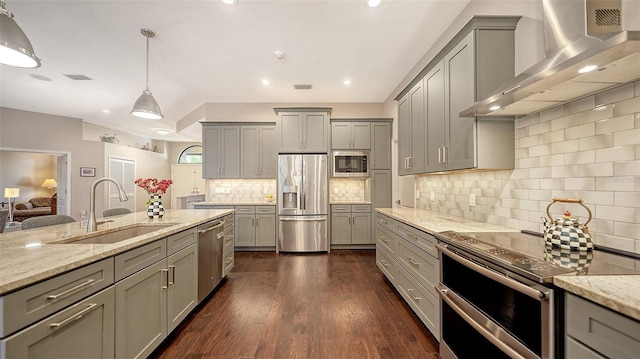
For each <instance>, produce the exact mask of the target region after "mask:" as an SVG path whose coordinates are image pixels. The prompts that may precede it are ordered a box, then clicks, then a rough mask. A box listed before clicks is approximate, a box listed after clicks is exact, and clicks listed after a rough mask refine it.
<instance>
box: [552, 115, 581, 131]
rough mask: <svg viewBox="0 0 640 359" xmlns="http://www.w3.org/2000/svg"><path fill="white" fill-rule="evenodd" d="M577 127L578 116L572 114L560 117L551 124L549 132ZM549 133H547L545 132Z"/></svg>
mask: <svg viewBox="0 0 640 359" xmlns="http://www.w3.org/2000/svg"><path fill="white" fill-rule="evenodd" d="M575 126H578V115H577V114H575V113H574V114H572V115H569V116H564V117H560V118H558V119H555V120H553V121H552V122H551V132H556V131H560V130H564V129H565V128H570V127H575ZM547 132H549V131H547Z"/></svg>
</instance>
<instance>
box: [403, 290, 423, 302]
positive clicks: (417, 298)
mask: <svg viewBox="0 0 640 359" xmlns="http://www.w3.org/2000/svg"><path fill="white" fill-rule="evenodd" d="M407 292H409V295H411V298H413V300H420V299H422V298H420V297H416V296H415V294H413V289H407Z"/></svg>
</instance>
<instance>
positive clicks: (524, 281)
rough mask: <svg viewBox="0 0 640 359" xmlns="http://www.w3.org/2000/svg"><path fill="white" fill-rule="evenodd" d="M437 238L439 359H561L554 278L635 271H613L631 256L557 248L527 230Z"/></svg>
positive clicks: (559, 300)
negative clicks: (558, 276)
mask: <svg viewBox="0 0 640 359" xmlns="http://www.w3.org/2000/svg"><path fill="white" fill-rule="evenodd" d="M436 237H437V238H438V241H439V243H438V244H437V247H438V250H439V259H440V283H439V284H438V291H439V295H440V304H441V305H440V311H441V316H440V320H441V323H440V325H441V332H440V356H441V357H442V358H444V359H449V358H478V357H485V358H560V357H563V352H564V343H563V340H558V339H557V338H564V326H563V325H564V324H563V322H564V318H563V313H564V298H563V292H562V291H561V290H560V289H557V288H555V287H554V286H553V284H552V281H553V277H554V276H556V275H586V274H607V273H620V274H624V273H627V274H633V273H636V274H637V272H635V270H634V269H632V268H623V267H619V266H617V262H620V263H626V262H628V258H627V259H623V258H621V256H618V255H615V254H610V253H605V252H598V251H594V252H576V251H573V252H571V251H569V250H567V251H564V250H556V249H554V248H550V247H547V246H545V244H544V239H543V238H541V237H539V236H534V235H530V234H525V233H519V232H512V233H509V232H503V233H456V232H453V231H447V232H440V233H436ZM597 259H600V260H597ZM625 261H626V262H625Z"/></svg>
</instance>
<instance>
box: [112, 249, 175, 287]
mask: <svg viewBox="0 0 640 359" xmlns="http://www.w3.org/2000/svg"><path fill="white" fill-rule="evenodd" d="M166 257H167V241H166V238H163V239H160V240H157V241H155V242H152V243H149V244H145V245H144V246H142V247H138V248H135V249H132V250H130V251H128V252H124V253H122V254H119V255H117V256H116V257H115V276H116V281H119V280H121V279H123V278H125V277H128V276H130V275H132V274H133V273H135V272H137V271H139V270H141V269H143V268H145V267H148V266H150V265H152V264H153V263H155V262H157V261H159V260H162V259H164V258H166Z"/></svg>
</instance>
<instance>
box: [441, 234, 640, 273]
mask: <svg viewBox="0 0 640 359" xmlns="http://www.w3.org/2000/svg"><path fill="white" fill-rule="evenodd" d="M435 236H436V238H438V239H439V240H440V241H441V242H443V243H446V244H448V245H450V248H451V247H453V248H458V249H460V250H463V251H465V252H468V253H470V254H473V255H475V256H477V257H479V258H481V259H484V260H486V261H488V262H490V263H493V264H496V265H498V266H501V267H503V268H505V269H507V270H510V271H512V272H516V273H518V274H520V275H523V276H525V277H527V278H529V279H532V280H534V281H536V282H539V283H551V282H552V281H553V277H554V276H557V275H571V274H573V275H607V274H640V272H639V271H637V270H636V269H635V268H640V260H638V259H636V258H631V257H627V256H623V255H620V254H615V253H608V252H605V251H600V250H593V251H589V252H586V251H571V250H568V249H567V250H565V249H560V248H557V247H551V246H550V245H547V244H545V241H544V238H542V236H541V235H540V236H536V235H532V234H528V233H522V232H470V233H458V232H454V231H445V232H439V233H436V234H435Z"/></svg>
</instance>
